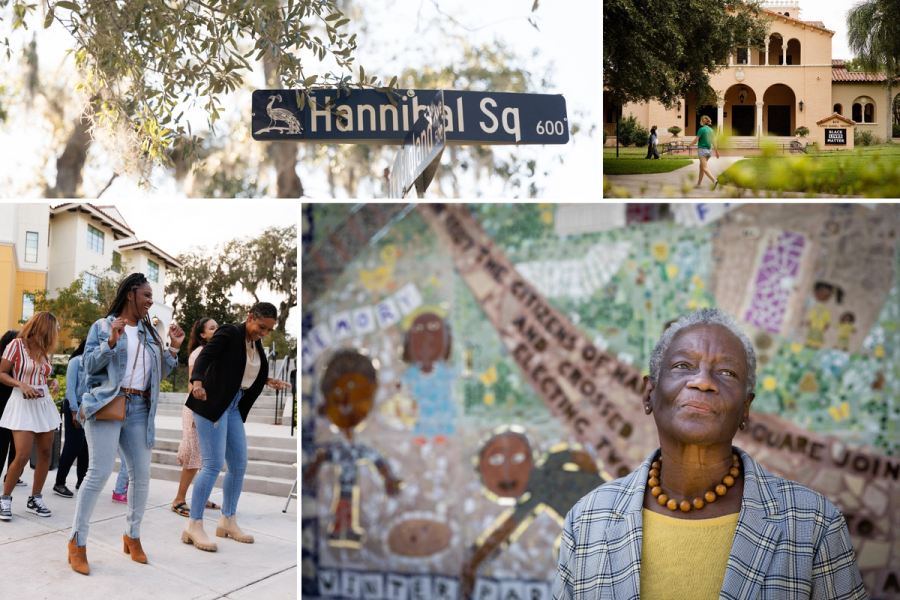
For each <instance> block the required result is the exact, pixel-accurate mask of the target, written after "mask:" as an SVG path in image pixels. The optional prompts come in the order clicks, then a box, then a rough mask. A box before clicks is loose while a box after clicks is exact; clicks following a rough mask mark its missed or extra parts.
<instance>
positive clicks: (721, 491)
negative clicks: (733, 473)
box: [716, 483, 728, 496]
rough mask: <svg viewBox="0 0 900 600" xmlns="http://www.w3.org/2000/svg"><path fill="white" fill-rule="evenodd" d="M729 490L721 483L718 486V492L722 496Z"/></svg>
mask: <svg viewBox="0 0 900 600" xmlns="http://www.w3.org/2000/svg"><path fill="white" fill-rule="evenodd" d="M727 491H728V488H727V487H725V486H724V485H722V484H721V483H720V484H719V485H717V486H716V493H717V494H718V495H720V496H724V495H725V492H727Z"/></svg>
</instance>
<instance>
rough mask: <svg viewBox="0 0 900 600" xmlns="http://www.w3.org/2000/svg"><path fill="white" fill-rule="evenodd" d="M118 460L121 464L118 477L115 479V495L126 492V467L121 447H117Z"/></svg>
mask: <svg viewBox="0 0 900 600" xmlns="http://www.w3.org/2000/svg"><path fill="white" fill-rule="evenodd" d="M119 460H120V461H121V462H122V468H121V469H119V475H118V477H116V487H115V489H114V490H113V491H114V492H115V493H117V494H124V493H125V492H127V491H128V487H127V485H128V467H126V466H125V456H124V455H123V454H122V446H119Z"/></svg>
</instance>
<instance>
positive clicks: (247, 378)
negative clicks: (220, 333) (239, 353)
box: [241, 340, 262, 389]
mask: <svg viewBox="0 0 900 600" xmlns="http://www.w3.org/2000/svg"><path fill="white" fill-rule="evenodd" d="M244 345H245V346H246V350H247V364H246V365H244V377H243V379H241V389H247V388H249V387H250V386H251V385H253V382H254V381H256V376H257V375H259V366H260V363H261V362H262V361H260V359H259V352H258V351H257V349H256V344H254V343H251V344H247V341H246V340H244Z"/></svg>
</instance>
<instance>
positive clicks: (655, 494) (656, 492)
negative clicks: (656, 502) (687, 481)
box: [650, 486, 662, 498]
mask: <svg viewBox="0 0 900 600" xmlns="http://www.w3.org/2000/svg"><path fill="white" fill-rule="evenodd" d="M650 493H651V494H653V497H654V498H657V497H659V495H660V494H662V488H661V487H659V486H656V487H655V488H653V489H652V490H650Z"/></svg>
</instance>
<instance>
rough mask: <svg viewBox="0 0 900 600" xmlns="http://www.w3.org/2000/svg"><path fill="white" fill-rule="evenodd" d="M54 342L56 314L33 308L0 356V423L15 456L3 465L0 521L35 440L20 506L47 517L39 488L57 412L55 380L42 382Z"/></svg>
mask: <svg viewBox="0 0 900 600" xmlns="http://www.w3.org/2000/svg"><path fill="white" fill-rule="evenodd" d="M58 341H59V322H58V321H57V320H56V317H55V316H54V315H53V314H52V313H49V312H46V311H43V312H39V313H36V314H35V315H34V316H32V317H31V318H30V319H28V323H26V324H25V327H23V328H22V331H20V332H19V334H18V336H16V339H15V340H13V341H12V342H11V343H10V344H9V345H8V346H7V347H6V350H4V351H3V358H2V359H0V383H3V384H5V385H8V386H9V387H11V388H13V390H12V393H11V394H10V397H9V401H8V402H7V405H6V409H5V410H4V411H3V417H2V418H0V427H5V428H6V429H9V430H10V431H12V432H13V440H14V442H15V445H16V459H15V460H14V461H13V463H12V465H11V466H10V467H9V471H8V472H7V477H6V480H5V481H4V483H3V495H2V496H0V519H2V520H4V521H9V520H11V519H12V491H13V488H14V487H15V486H16V482H17V481H18V479H19V476H20V475H21V474H22V471H24V470H25V463H27V462H28V459H29V458H30V457H31V448H32V446H33V445H35V444H37V465H36V466H35V469H34V481H33V483H32V488H31V496H29V497H28V503H27V504H26V506H25V510H27V511H28V512H31V513H34V514H36V515H37V516H39V517H49V516H50V515H51V512H50V509H49V508H47V506H46V505H45V504H44V497H43V493H42V490H43V488H44V481H45V480H46V479H47V471H49V469H50V451H51V449H52V448H53V437H54V435H53V434H54V432H55V431H56V428H57V427H59V424H60V419H59V411H58V410H57V409H56V404H55V403H54V402H53V398H51V397H50V393H51V391H52V392H53V393H54V394H56V393H59V383H58V382H57V381H56V380H55V379H50V380H48V378H49V377H50V375H51V373H52V372H53V369H52V367H51V366H50V355H51V354H53V351H54V350H55V349H56V344H57V342H58Z"/></svg>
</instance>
